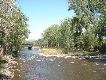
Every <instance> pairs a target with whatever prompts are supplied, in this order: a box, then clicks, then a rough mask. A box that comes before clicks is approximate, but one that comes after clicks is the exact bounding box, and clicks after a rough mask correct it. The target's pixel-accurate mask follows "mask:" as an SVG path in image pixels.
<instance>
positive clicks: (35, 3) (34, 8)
mask: <svg viewBox="0 0 106 80" xmlns="http://www.w3.org/2000/svg"><path fill="white" fill-rule="evenodd" d="M17 3H18V6H19V7H20V8H21V10H22V12H23V13H24V14H25V15H26V16H27V17H28V19H29V21H28V25H29V27H28V28H29V30H30V31H31V33H30V35H29V38H28V40H37V39H39V38H40V37H41V33H43V31H44V30H45V29H47V27H49V26H50V25H52V24H60V23H61V21H62V20H64V19H65V18H67V17H72V16H74V15H75V14H74V12H73V11H68V3H67V0H17Z"/></svg>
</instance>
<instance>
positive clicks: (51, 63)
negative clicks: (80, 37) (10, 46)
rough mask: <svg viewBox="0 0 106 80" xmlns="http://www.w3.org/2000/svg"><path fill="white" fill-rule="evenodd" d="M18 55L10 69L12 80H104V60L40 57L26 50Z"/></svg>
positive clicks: (105, 73)
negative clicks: (12, 74) (12, 75)
mask: <svg viewBox="0 0 106 80" xmlns="http://www.w3.org/2000/svg"><path fill="white" fill-rule="evenodd" d="M19 55H20V56H19V58H16V59H15V61H17V63H16V64H13V65H12V68H11V69H10V71H11V72H13V73H14V77H13V78H12V80H106V59H98V60H96V61H90V60H83V59H81V58H80V59H76V58H70V57H67V58H64V57H56V56H42V55H40V52H39V50H37V49H35V50H28V49H27V48H25V49H23V50H22V51H21V52H20V53H19Z"/></svg>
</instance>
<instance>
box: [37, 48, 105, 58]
mask: <svg viewBox="0 0 106 80" xmlns="http://www.w3.org/2000/svg"><path fill="white" fill-rule="evenodd" d="M53 50H55V51H54V53H52V51H53ZM39 52H40V55H41V56H45V57H63V58H79V59H80V58H82V59H91V58H95V59H103V58H106V54H104V55H103V54H96V53H95V54H96V55H93V56H92V55H89V54H87V53H86V54H85V53H83V52H82V53H83V55H80V54H79V55H76V54H71V53H70V54H64V53H61V52H62V51H60V53H59V52H58V49H54V48H53V49H51V48H47V49H45V48H44V49H39ZM49 52H50V53H49ZM57 52H58V53H57ZM75 53H77V54H78V53H79V52H75ZM80 53H81V52H80ZM89 53H90V52H89ZM84 54H85V55H84ZM91 54H92V53H91Z"/></svg>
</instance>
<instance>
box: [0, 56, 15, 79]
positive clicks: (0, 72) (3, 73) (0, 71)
mask: <svg viewBox="0 0 106 80" xmlns="http://www.w3.org/2000/svg"><path fill="white" fill-rule="evenodd" d="M14 59H15V58H13V57H12V56H11V55H5V56H3V57H2V58H1V62H2V61H4V62H3V63H1V65H0V66H1V68H0V80H4V79H5V80H11V78H13V76H14V73H13V72H11V71H10V70H11V68H12V66H11V65H12V64H16V62H15V61H14Z"/></svg>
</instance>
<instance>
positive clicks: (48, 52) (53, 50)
mask: <svg viewBox="0 0 106 80" xmlns="http://www.w3.org/2000/svg"><path fill="white" fill-rule="evenodd" d="M40 53H42V54H43V55H63V52H62V50H61V49H56V48H43V49H40Z"/></svg>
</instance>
